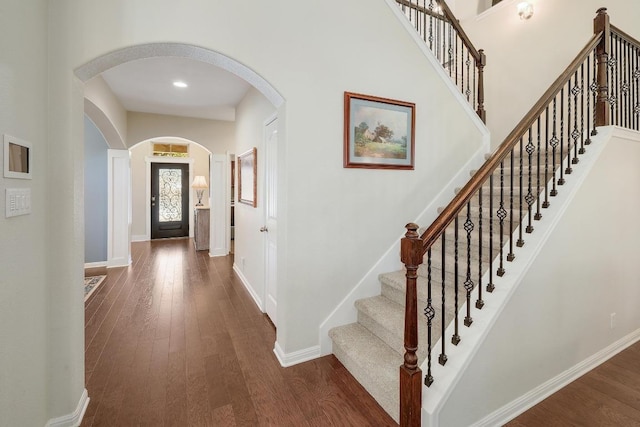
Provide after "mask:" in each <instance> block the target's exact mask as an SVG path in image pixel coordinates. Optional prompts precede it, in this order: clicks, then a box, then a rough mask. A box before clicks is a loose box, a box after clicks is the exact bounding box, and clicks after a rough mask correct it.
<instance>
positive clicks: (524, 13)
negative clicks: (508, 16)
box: [518, 1, 533, 20]
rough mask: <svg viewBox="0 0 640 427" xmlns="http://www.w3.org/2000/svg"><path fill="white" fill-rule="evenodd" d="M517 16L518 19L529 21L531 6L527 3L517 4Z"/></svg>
mask: <svg viewBox="0 0 640 427" xmlns="http://www.w3.org/2000/svg"><path fill="white" fill-rule="evenodd" d="M518 16H519V17H520V19H523V20H524V19H529V18H531V17H532V16H533V5H532V4H531V3H530V2H528V1H523V2H520V3H518Z"/></svg>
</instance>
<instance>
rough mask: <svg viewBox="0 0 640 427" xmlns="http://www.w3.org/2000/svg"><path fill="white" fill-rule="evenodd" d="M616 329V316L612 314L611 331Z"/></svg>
mask: <svg viewBox="0 0 640 427" xmlns="http://www.w3.org/2000/svg"><path fill="white" fill-rule="evenodd" d="M615 327H616V314H615V313H611V329H613V328H615Z"/></svg>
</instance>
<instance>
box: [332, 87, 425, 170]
mask: <svg viewBox="0 0 640 427" xmlns="http://www.w3.org/2000/svg"><path fill="white" fill-rule="evenodd" d="M344 108H345V114H344V122H345V129H344V167H345V168H376V169H411V170H412V169H413V168H414V157H415V156H414V123H415V104H413V103H410V102H403V101H396V100H393V99H387V98H379V97H375V96H369V95H361V94H357V93H351V92H345V93H344Z"/></svg>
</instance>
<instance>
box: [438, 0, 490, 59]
mask: <svg viewBox="0 0 640 427" xmlns="http://www.w3.org/2000/svg"><path fill="white" fill-rule="evenodd" d="M437 1H438V3H439V4H440V7H442V12H443V13H444V14H445V15H446V16H447V18H448V19H449V22H450V23H451V25H453V28H455V30H456V32H457V33H458V35H459V36H460V38H461V39H462V42H463V43H464V44H465V46H467V48H468V49H469V52H471V55H472V56H473V58H474V59H475V60H476V62H478V61H481V60H482V58H481V54H480V52H478V50H477V49H476V48H475V47H474V46H473V43H471V39H469V36H467V33H465V32H464V30H463V29H462V26H461V25H460V22H458V20H457V19H456V17H455V16H454V15H453V12H451V9H449V6H447V2H445V1H444V0H437Z"/></svg>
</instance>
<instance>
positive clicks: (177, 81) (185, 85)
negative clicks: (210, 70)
mask: <svg viewBox="0 0 640 427" xmlns="http://www.w3.org/2000/svg"><path fill="white" fill-rule="evenodd" d="M173 85H174V86H175V87H179V88H185V87H187V86H189V85H188V84H186V83H185V82H183V81H180V80H176V81H175V82H173Z"/></svg>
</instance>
